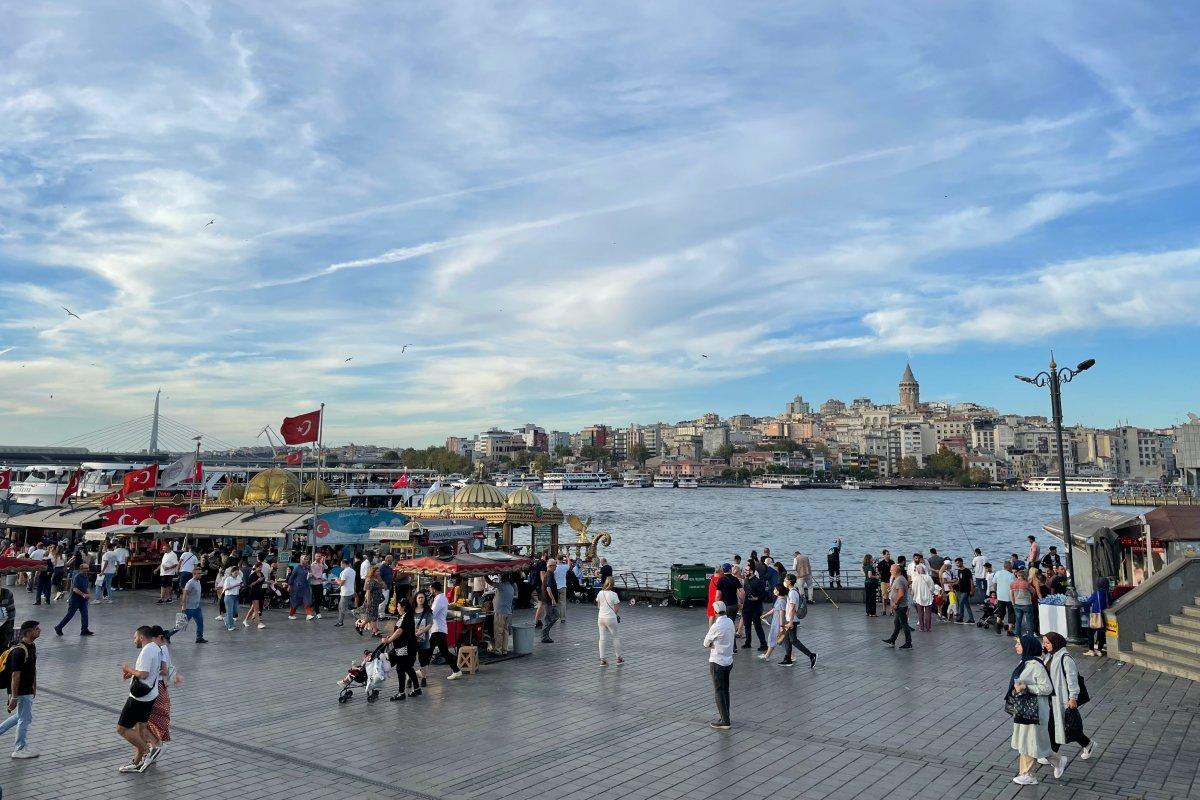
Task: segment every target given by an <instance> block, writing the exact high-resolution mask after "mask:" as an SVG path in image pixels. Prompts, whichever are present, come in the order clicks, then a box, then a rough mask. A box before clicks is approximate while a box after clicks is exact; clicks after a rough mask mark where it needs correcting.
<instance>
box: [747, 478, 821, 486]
mask: <svg viewBox="0 0 1200 800" xmlns="http://www.w3.org/2000/svg"><path fill="white" fill-rule="evenodd" d="M810 483H812V479H811V478H809V477H808V476H806V475H763V476H761V477H758V478H755V479H753V480H752V481H750V488H751V489H806V488H808V484H810Z"/></svg>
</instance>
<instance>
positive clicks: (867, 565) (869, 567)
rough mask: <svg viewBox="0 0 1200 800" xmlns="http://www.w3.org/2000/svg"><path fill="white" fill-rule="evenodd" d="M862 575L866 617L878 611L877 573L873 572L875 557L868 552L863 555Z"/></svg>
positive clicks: (874, 614)
mask: <svg viewBox="0 0 1200 800" xmlns="http://www.w3.org/2000/svg"><path fill="white" fill-rule="evenodd" d="M862 576H863V609H864V610H865V611H866V612H867V616H868V617H874V616H876V614H877V613H878V607H877V601H878V594H879V575H878V574H877V573H876V572H875V557H874V556H872V555H871V554H870V553H867V554H866V555H865V556H863V560H862Z"/></svg>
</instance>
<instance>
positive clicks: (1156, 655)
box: [1133, 642, 1200, 670]
mask: <svg viewBox="0 0 1200 800" xmlns="http://www.w3.org/2000/svg"><path fill="white" fill-rule="evenodd" d="M1133 652H1134V653H1136V654H1138V655H1143V656H1149V657H1150V658H1153V659H1157V660H1158V661H1164V662H1171V663H1174V664H1175V665H1177V666H1181V667H1186V668H1187V669H1194V670H1200V655H1196V654H1194V653H1187V652H1184V651H1183V650H1176V649H1175V648H1173V647H1162V646H1161V645H1156V644H1148V643H1147V642H1134V643H1133Z"/></svg>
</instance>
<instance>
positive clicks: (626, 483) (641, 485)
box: [621, 472, 651, 489]
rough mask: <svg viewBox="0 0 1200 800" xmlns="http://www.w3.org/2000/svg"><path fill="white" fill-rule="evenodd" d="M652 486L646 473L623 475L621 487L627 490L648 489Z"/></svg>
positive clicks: (627, 473)
mask: <svg viewBox="0 0 1200 800" xmlns="http://www.w3.org/2000/svg"><path fill="white" fill-rule="evenodd" d="M650 485H651V483H650V476H649V475H647V474H646V473H644V472H626V473H623V474H622V475H621V486H623V487H624V488H626V489H646V488H649V487H650Z"/></svg>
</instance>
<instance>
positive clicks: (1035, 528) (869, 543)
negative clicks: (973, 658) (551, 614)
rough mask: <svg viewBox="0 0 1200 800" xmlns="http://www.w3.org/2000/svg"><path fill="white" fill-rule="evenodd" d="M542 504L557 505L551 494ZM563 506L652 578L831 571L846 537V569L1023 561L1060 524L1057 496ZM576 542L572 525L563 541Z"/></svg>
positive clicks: (915, 494)
mask: <svg viewBox="0 0 1200 800" xmlns="http://www.w3.org/2000/svg"><path fill="white" fill-rule="evenodd" d="M539 496H540V497H541V498H542V501H543V502H544V503H546V504H549V503H550V501H551V496H550V494H549V493H546V492H540V493H539ZM555 499H557V501H558V504H559V506H560V507H561V508H562V509H563V511H565V512H566V513H575V514H578V515H579V516H580V517H581V518H583V519H587V518H588V517H589V516H590V517H592V531H597V530H604V531H608V532H609V533H611V534H612V536H613V543H612V547H609V548H602V549H601V555H604V556H606V557H607V558H608V560H609V561H610V562H612V564H613V566H614V567H615V568H616V569H617V570H619V571H620V570H634V571H647V572H662V571H665V570H666V569H667V568H668V567H669V566H670V565H671V564H672V563H697V562H704V563H707V564H714V563H720V562H721V561H727V560H729V559H730V558H732V557H733V554H734V553H738V554H740V555H741V556H742V558H743V559H744V558H746V556H747V555H749V553H750V550H752V549H757V550H758V551H759V552H761V551H762V548H763V546H767V547H770V548H771V551H772V552H773V553H775V554H776V555H779V554H786V556H787V559H788V561H789V562H790V560H791V554H792V553H793V552H794V551H795V550H797V549H800V550H802V551H803V552H805V553H807V554H809V555H810V556H812V557H813V559H812V560H813V568H814V569H824V568H825V557H824V554H825V551H826V550H827V549H828V547H829V545H830V543H831V542H832V541H833V539H834V538H835V537H839V536H840V537H841V538H842V540H843V550H842V567H843V569H846V568H847V567H851V566H853V565H854V564H855V563H856V562H859V561H861V560H862V555H863V553H866V552H870V553H872V554H878V553H879V551H880V549H881V548H884V547H887V548H888V549H890V550H891V551H892V554H893V555H895V554H898V553H907V554H910V555H911V554H912V553H913V552H915V551H917V550H922V551H925V550H928V548H930V547H936V548H937V549H938V552H939V553H942V554H943V555H951V556H958V555H962V556H964V557H969V556H970V555H971V551H972V549H973V547H979V548H982V549H983V553H984V555H985V556H987V557H988V558H993V559H994V558H998V557H1000V556H1003V555H1007V554H1009V553H1012V552H1014V551H1015V552H1020V553H1024V552H1025V549H1026V547H1027V544H1028V542H1027V541H1026V538H1025V537H1027V536H1029V535H1030V534H1034V535H1036V536H1037V537H1038V540H1039V541H1040V542H1042V546H1043V548H1045V547H1047V546H1049V544H1051V543H1053V541H1052V538H1051V537H1050V535H1049V534H1047V533H1046V532H1045V531H1043V530H1042V525H1044V524H1045V523H1047V522H1050V521H1052V520H1057V519H1058V516H1059V507H1058V495H1057V494H1054V493H1041V492H977V491H940V490H939V491H875V490H860V491H846V490H842V489H806V490H801V491H786V490H768V489H610V490H607V491H593V492H588V491H567V492H561V493H559V494H557V495H556V497H555ZM1070 501H1071V513H1072V514H1076V513H1078V512H1080V511H1083V510H1085V509H1088V508H1096V507H1102V508H1107V507H1108V496H1107V495H1104V494H1072V495H1070ZM1129 511H1131V512H1132V513H1137V512H1138V511H1139V509H1129ZM571 535H574V531H572V530H570V529H569V528H567V527H566V526H564V531H563V533H560V537H562V538H563V539H564V540H565V541H569V539H568V538H567V537H568V536H571ZM1060 550H1061V548H1060Z"/></svg>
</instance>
